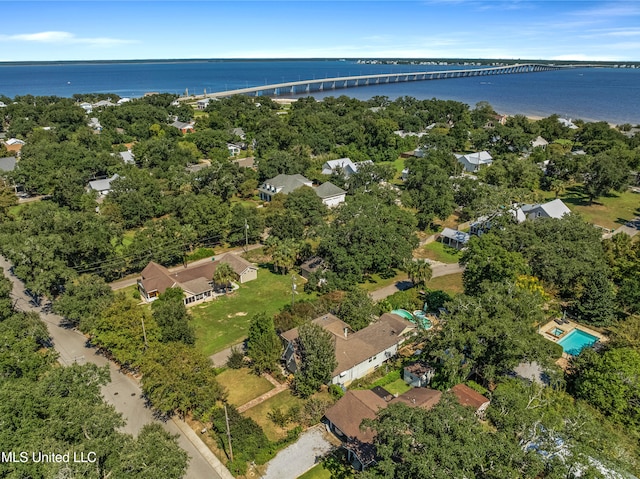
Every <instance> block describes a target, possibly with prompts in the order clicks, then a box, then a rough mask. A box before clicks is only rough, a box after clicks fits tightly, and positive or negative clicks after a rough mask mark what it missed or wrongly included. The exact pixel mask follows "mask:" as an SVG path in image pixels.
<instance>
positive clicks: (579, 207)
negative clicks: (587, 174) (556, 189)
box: [544, 185, 640, 229]
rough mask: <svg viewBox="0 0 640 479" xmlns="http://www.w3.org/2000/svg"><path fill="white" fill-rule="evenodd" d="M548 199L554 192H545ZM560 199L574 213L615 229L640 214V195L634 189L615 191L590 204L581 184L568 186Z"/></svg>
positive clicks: (553, 195)
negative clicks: (621, 191)
mask: <svg viewBox="0 0 640 479" xmlns="http://www.w3.org/2000/svg"><path fill="white" fill-rule="evenodd" d="M544 194H545V196H546V199H547V200H553V199H554V198H555V194H554V193H549V192H544ZM560 199H561V200H562V201H563V202H564V203H565V204H566V205H567V206H568V207H569V209H570V210H571V211H572V212H574V213H580V214H581V215H582V216H583V217H584V219H585V220H587V221H588V222H590V223H593V224H595V225H599V226H604V227H605V228H611V229H615V228H618V227H619V226H621V225H623V224H625V223H626V222H627V221H629V220H631V219H633V218H634V217H636V216H638V215H640V195H639V194H638V193H633V192H632V191H629V190H627V191H625V192H623V193H614V194H612V195H609V196H603V197H602V198H598V199H597V200H595V201H594V202H593V203H592V204H589V198H587V197H586V196H585V195H584V194H583V193H582V187H581V186H580V185H576V186H573V187H571V188H568V189H567V191H566V192H565V193H564V194H563V195H560Z"/></svg>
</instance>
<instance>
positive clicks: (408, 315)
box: [391, 309, 415, 321]
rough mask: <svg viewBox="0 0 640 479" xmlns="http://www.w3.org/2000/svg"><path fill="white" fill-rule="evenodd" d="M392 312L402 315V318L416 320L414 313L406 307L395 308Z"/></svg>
mask: <svg viewBox="0 0 640 479" xmlns="http://www.w3.org/2000/svg"><path fill="white" fill-rule="evenodd" d="M391 314H396V315H398V316H400V317H401V318H404V319H407V320H409V321H415V318H414V317H413V314H411V313H410V312H409V311H407V310H406V309H394V310H393V311H391Z"/></svg>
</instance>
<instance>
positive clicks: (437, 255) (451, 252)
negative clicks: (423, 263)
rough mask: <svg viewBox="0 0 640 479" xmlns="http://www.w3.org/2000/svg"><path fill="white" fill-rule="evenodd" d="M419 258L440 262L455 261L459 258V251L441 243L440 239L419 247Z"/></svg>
mask: <svg viewBox="0 0 640 479" xmlns="http://www.w3.org/2000/svg"><path fill="white" fill-rule="evenodd" d="M419 256H420V257H421V258H429V259H432V260H434V261H440V262H441V263H457V262H458V261H459V260H460V256H461V253H460V251H458V250H457V249H455V248H451V247H450V246H447V245H444V244H442V243H441V242H440V241H434V242H433V243H429V244H427V245H424V246H423V247H422V248H420V254H419Z"/></svg>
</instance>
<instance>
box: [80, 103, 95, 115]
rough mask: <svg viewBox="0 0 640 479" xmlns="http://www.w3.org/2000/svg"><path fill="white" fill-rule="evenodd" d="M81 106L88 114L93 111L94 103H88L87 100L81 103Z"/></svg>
mask: <svg viewBox="0 0 640 479" xmlns="http://www.w3.org/2000/svg"><path fill="white" fill-rule="evenodd" d="M80 108H82V109H83V110H84V112H85V113H86V114H87V115H89V114H90V113H92V112H93V105H92V104H91V103H87V102H86V101H85V102H83V103H80Z"/></svg>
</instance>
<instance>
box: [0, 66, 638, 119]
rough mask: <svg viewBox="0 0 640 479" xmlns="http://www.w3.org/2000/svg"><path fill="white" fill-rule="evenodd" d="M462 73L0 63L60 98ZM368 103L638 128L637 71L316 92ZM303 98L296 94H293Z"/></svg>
mask: <svg viewBox="0 0 640 479" xmlns="http://www.w3.org/2000/svg"><path fill="white" fill-rule="evenodd" d="M450 68H456V69H458V68H460V67H459V66H455V67H452V66H439V65H438V66H436V65H380V64H360V63H357V62H355V61H339V60H298V61H293V60H273V61H264V60H255V61H248V60H247V61H231V60H224V61H223V60H210V61H164V62H162V61H153V62H151V61H146V62H87V63H60V64H53V63H39V64H10V63H4V64H0V94H2V95H6V96H8V97H10V98H13V97H14V96H16V95H25V94H31V95H57V96H64V97H70V96H72V95H73V94H74V93H89V92H97V93H115V94H117V95H120V96H127V97H139V96H142V95H143V94H144V93H146V92H151V91H157V92H170V93H176V94H181V95H182V94H185V92H186V91H188V92H189V94H199V95H201V94H203V93H204V91H205V90H206V91H207V92H217V91H224V90H232V89H237V88H245V87H250V86H260V85H265V84H272V83H280V82H287V81H298V80H305V79H321V78H333V77H337V76H346V75H360V74H362V75H365V74H376V73H403V72H411V71H436V70H441V69H450ZM329 95H331V96H339V95H348V96H351V97H355V98H359V99H368V98H371V97H373V96H376V95H380V96H387V97H389V98H390V99H395V98H398V97H402V96H412V97H415V98H418V99H428V98H440V99H450V100H456V101H461V102H464V103H467V104H468V105H470V106H474V105H475V104H476V103H478V102H480V101H488V102H489V103H491V105H493V106H494V108H495V109H496V110H497V111H499V112H501V113H507V114H516V113H523V114H527V115H537V116H548V115H550V114H553V113H557V114H559V115H561V116H565V117H570V118H581V119H584V120H591V121H593V120H605V121H609V122H612V123H632V124H638V123H640V69H619V68H578V69H569V70H563V71H550V72H540V73H527V74H517V75H501V76H492V77H470V78H459V79H448V80H431V81H420V82H408V83H398V84H388V85H387V84H383V85H372V86H367V87H364V86H361V87H357V88H349V89H344V90H335V91H331V90H327V91H324V92H315V93H313V96H314V97H316V98H323V97H325V96H329ZM296 96H301V95H295V96H294V97H296Z"/></svg>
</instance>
